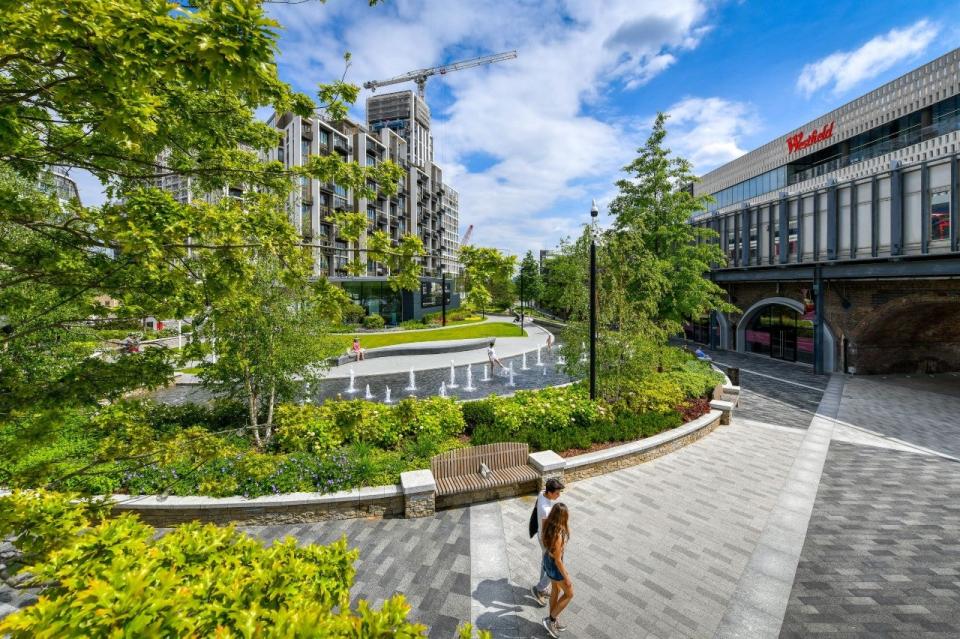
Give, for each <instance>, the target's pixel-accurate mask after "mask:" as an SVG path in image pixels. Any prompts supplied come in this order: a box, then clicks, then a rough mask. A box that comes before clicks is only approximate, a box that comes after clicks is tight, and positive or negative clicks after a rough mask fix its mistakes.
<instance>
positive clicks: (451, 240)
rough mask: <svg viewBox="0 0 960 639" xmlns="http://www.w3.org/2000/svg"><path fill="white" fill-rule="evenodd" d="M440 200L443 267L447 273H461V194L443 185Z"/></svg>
mask: <svg viewBox="0 0 960 639" xmlns="http://www.w3.org/2000/svg"><path fill="white" fill-rule="evenodd" d="M442 188H443V195H442V196H441V198H440V210H441V213H442V217H441V228H442V229H443V233H442V237H441V238H440V242H441V249H440V250H441V255H442V257H441V266H442V267H443V270H444V271H446V272H447V273H460V263H459V262H458V261H457V255H458V254H459V253H460V235H459V232H460V194H459V193H457V191H456V189H454V188H453V187H452V186H450V185H449V184H443V185H442Z"/></svg>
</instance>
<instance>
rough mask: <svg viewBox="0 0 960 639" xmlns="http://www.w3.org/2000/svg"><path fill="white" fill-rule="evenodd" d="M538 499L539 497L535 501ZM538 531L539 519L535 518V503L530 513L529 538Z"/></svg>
mask: <svg viewBox="0 0 960 639" xmlns="http://www.w3.org/2000/svg"><path fill="white" fill-rule="evenodd" d="M539 500H540V497H539V496H538V497H537V501H539ZM539 531H540V520H539V519H537V505H536V504H534V505H533V512H532V513H530V538H531V539H533V536H534V535H536V534H537V533H538V532H539Z"/></svg>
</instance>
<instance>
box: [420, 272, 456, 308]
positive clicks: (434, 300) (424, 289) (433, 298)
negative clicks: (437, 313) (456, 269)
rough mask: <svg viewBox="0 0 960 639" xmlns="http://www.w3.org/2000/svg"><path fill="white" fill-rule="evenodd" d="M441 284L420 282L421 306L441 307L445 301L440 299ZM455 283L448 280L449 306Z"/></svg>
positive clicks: (426, 281)
mask: <svg viewBox="0 0 960 639" xmlns="http://www.w3.org/2000/svg"><path fill="white" fill-rule="evenodd" d="M440 284H441V283H440V282H434V281H431V280H425V281H421V282H420V306H421V307H422V308H428V307H431V306H441V305H442V303H443V300H442V299H441V298H440ZM453 284H454V282H453V280H452V279H448V280H447V304H449V303H450V291H451V289H452V286H453Z"/></svg>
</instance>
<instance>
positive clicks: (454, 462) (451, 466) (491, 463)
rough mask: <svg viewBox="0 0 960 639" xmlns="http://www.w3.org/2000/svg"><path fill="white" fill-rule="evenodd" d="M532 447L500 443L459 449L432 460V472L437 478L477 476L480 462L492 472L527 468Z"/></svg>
mask: <svg viewBox="0 0 960 639" xmlns="http://www.w3.org/2000/svg"><path fill="white" fill-rule="evenodd" d="M529 453H530V447H529V446H528V445H527V444H520V443H516V442H498V443H496V444H484V445H482V446H471V447H469V448H458V449H457V450H451V451H449V452H446V453H441V454H439V455H436V456H435V457H433V458H432V459H431V460H430V470H431V471H433V476H434V477H437V478H446V477H460V476H462V475H475V474H476V473H478V472H479V471H480V462H483V463H485V464H486V465H487V468H489V469H490V470H499V469H501V468H510V467H511V466H525V465H526V464H527V457H528V455H529Z"/></svg>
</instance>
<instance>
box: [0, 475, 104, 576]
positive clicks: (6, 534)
mask: <svg viewBox="0 0 960 639" xmlns="http://www.w3.org/2000/svg"><path fill="white" fill-rule="evenodd" d="M75 497H76V495H72V494H70V493H54V492H47V491H45V490H15V491H13V492H12V493H10V494H9V495H6V496H4V497H0V539H6V538H12V540H13V546H14V548H16V549H17V551H19V552H20V553H21V555H20V560H21V561H22V562H23V563H32V562H34V561H42V560H44V559H46V557H47V555H49V554H50V553H51V552H53V551H54V550H57V549H59V548H61V547H62V546H64V545H66V544H67V543H68V542H69V541H70V540H71V538H72V537H73V536H74V535H76V534H77V533H78V532H80V531H81V530H83V529H85V528H89V527H90V526H91V525H92V523H93V522H96V521H99V520H100V519H102V518H103V517H104V515H105V514H106V512H107V510H109V506H108V505H107V504H106V502H103V501H93V500H85V501H79V500H76V499H75Z"/></svg>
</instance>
